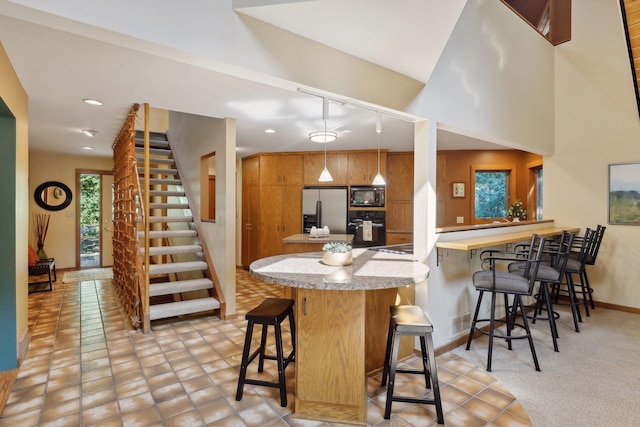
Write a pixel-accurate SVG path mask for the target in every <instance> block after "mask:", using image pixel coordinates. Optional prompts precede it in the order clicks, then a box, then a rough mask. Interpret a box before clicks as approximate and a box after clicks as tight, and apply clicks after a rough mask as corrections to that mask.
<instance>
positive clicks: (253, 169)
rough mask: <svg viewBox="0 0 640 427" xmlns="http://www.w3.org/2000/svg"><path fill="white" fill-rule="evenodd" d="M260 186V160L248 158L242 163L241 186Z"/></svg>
mask: <svg viewBox="0 0 640 427" xmlns="http://www.w3.org/2000/svg"><path fill="white" fill-rule="evenodd" d="M259 184H260V158H258V157H249V158H247V159H244V160H243V161H242V185H259Z"/></svg>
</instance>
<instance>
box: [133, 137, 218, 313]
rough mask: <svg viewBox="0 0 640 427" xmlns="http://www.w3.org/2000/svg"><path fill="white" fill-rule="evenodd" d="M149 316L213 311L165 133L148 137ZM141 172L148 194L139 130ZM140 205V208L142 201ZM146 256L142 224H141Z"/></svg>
mask: <svg viewBox="0 0 640 427" xmlns="http://www.w3.org/2000/svg"><path fill="white" fill-rule="evenodd" d="M149 147H150V149H149V176H150V177H151V178H150V179H149V185H150V193H149V197H150V199H149V200H150V203H149V213H150V216H149V218H148V221H149V230H150V231H149V257H150V263H149V276H150V285H149V299H150V307H149V317H150V320H159V319H166V318H169V317H176V316H182V315H187V314H192V313H200V312H207V311H214V310H218V309H219V308H220V302H219V301H218V300H217V299H216V298H214V297H213V295H214V284H213V281H212V280H211V279H210V278H211V277H212V275H211V274H210V270H209V265H208V264H207V262H206V261H205V260H204V259H205V257H204V254H203V249H202V246H201V244H200V240H199V238H198V232H197V230H196V226H195V224H194V220H193V216H192V214H191V210H190V207H189V203H188V201H187V196H186V194H185V191H184V189H183V187H182V182H181V180H180V175H179V173H178V170H177V167H176V164H175V162H174V160H173V155H172V152H171V147H170V146H169V141H168V140H167V137H166V135H165V134H162V133H155V132H152V133H151V134H150V137H149ZM135 153H136V161H137V164H138V176H139V179H140V185H141V187H142V189H143V192H144V187H145V185H144V167H143V166H144V134H143V133H142V132H141V131H136V135H135ZM138 209H140V210H142V206H141V205H139V206H138ZM138 225H139V227H138V230H142V231H138V236H137V237H138V242H139V247H140V252H141V255H142V257H143V259H144V252H145V249H144V238H145V232H144V227H143V225H142V224H141V223H140V224H138Z"/></svg>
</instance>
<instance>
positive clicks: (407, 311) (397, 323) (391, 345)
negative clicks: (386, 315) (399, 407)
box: [381, 305, 444, 424]
mask: <svg viewBox="0 0 640 427" xmlns="http://www.w3.org/2000/svg"><path fill="white" fill-rule="evenodd" d="M390 312H391V319H390V320H389V334H388V336H387V350H386V354H385V357H384V369H383V371H382V381H381V383H382V386H387V402H386V407H385V412H384V418H385V419H387V420H388V419H389V418H390V417H391V404H392V403H393V402H406V403H424V404H429V405H435V407H436V416H437V418H438V424H444V415H443V413H442V401H441V399H440V385H439V383H438V369H437V367H436V357H435V352H434V348H433V340H432V338H431V334H432V333H433V325H432V324H431V322H430V321H429V319H427V316H425V314H424V312H423V311H422V309H421V308H420V307H418V306H415V305H398V306H391V307H390ZM403 335H409V336H417V337H420V348H421V350H422V369H421V370H419V369H398V368H397V365H398V349H399V346H400V337H401V336H403ZM396 373H403V374H417V375H424V378H425V382H426V388H427V389H429V388H430V389H431V390H432V392H433V399H427V398H414V397H405V396H394V394H393V393H394V386H395V379H396Z"/></svg>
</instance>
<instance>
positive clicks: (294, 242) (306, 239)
mask: <svg viewBox="0 0 640 427" xmlns="http://www.w3.org/2000/svg"><path fill="white" fill-rule="evenodd" d="M328 242H347V243H349V244H350V245H351V244H353V234H331V235H329V236H322V237H311V236H310V235H309V234H308V233H305V234H294V235H292V236H287V237H285V238H284V239H282V245H283V246H284V253H285V254H296V253H301V252H319V251H321V250H322V247H323V246H324V245H325V243H328Z"/></svg>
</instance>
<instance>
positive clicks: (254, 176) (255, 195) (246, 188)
mask: <svg viewBox="0 0 640 427" xmlns="http://www.w3.org/2000/svg"><path fill="white" fill-rule="evenodd" d="M241 221H242V265H246V266H248V265H249V264H251V263H252V262H253V261H255V260H257V259H258V258H259V257H260V254H259V248H260V244H259V238H260V236H259V232H260V158H259V157H250V158H247V159H244V160H243V161H242V219H241Z"/></svg>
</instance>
